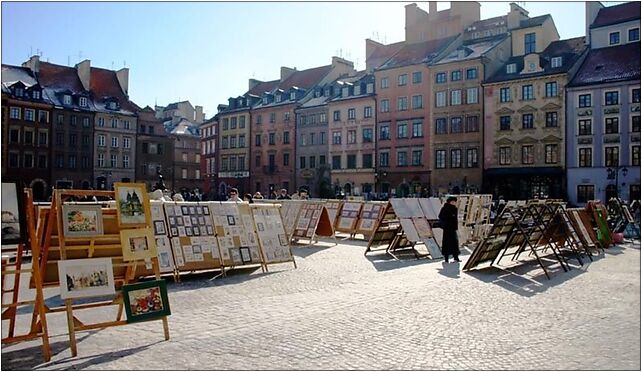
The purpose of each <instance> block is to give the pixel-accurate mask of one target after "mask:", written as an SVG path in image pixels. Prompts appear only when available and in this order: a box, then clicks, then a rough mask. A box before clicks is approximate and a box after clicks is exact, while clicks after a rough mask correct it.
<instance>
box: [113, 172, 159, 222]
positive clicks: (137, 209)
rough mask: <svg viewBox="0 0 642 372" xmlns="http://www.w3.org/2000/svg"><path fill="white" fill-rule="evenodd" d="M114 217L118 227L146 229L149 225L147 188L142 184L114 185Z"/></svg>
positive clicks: (118, 183) (149, 213) (149, 214)
mask: <svg viewBox="0 0 642 372" xmlns="http://www.w3.org/2000/svg"><path fill="white" fill-rule="evenodd" d="M114 190H115V193H116V216H117V218H118V226H120V227H146V226H149V225H150V224H151V212H150V209H149V199H148V197H147V188H146V186H145V184H144V183H123V182H116V183H114Z"/></svg>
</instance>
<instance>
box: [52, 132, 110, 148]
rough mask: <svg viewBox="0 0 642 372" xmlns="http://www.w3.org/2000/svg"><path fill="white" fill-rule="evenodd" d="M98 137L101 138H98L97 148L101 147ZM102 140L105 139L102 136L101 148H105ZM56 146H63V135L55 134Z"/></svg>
mask: <svg viewBox="0 0 642 372" xmlns="http://www.w3.org/2000/svg"><path fill="white" fill-rule="evenodd" d="M100 137H101V136H98V146H101V144H100ZM104 140H105V138H104V136H103V144H102V146H105V144H104ZM56 145H57V146H64V145H65V134H64V133H56Z"/></svg>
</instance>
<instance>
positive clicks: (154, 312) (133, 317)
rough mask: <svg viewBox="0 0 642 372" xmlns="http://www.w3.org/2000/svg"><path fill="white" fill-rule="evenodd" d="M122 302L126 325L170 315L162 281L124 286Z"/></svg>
mask: <svg viewBox="0 0 642 372" xmlns="http://www.w3.org/2000/svg"><path fill="white" fill-rule="evenodd" d="M123 300H124V302H125V313H126V314H127V323H135V322H141V321H145V320H150V319H156V318H159V317H163V316H167V315H171V310H170V309H169V300H168V298H167V283H165V280H164V279H161V280H155V281H151V282H142V283H135V284H126V285H124V286H123Z"/></svg>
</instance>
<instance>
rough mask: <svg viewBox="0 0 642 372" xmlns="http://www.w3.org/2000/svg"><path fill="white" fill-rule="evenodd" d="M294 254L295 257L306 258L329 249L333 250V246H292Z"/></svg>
mask: <svg viewBox="0 0 642 372" xmlns="http://www.w3.org/2000/svg"><path fill="white" fill-rule="evenodd" d="M292 248H293V249H292V254H293V255H294V257H300V258H306V257H308V256H311V255H313V254H315V253H319V252H323V251H325V250H327V249H329V248H332V246H320V247H319V246H310V245H299V246H296V245H294V246H292Z"/></svg>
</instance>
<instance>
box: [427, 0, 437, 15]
mask: <svg viewBox="0 0 642 372" xmlns="http://www.w3.org/2000/svg"><path fill="white" fill-rule="evenodd" d="M435 13H437V2H436V1H429V2H428V14H431V15H432V14H435Z"/></svg>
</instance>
